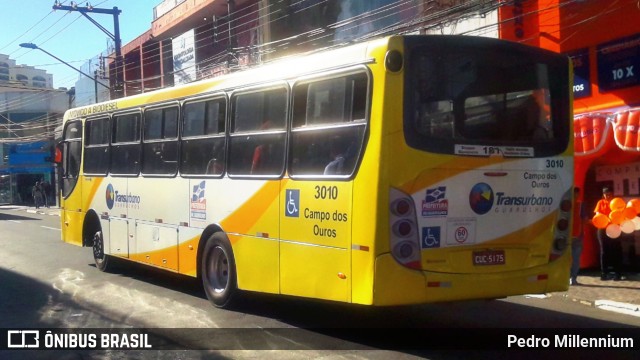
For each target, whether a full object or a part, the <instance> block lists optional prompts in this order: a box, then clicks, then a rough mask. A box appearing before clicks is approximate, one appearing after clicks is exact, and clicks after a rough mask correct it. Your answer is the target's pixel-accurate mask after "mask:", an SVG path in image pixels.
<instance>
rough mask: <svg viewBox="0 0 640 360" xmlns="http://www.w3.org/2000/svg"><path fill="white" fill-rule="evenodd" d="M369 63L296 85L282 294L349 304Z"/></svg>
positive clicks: (285, 189)
mask: <svg viewBox="0 0 640 360" xmlns="http://www.w3.org/2000/svg"><path fill="white" fill-rule="evenodd" d="M369 87H370V81H369V75H368V72H367V71H366V69H365V68H361V67H355V68H352V69H347V70H345V71H341V72H336V73H331V74H326V75H321V76H317V77H316V76H314V77H310V78H308V79H301V80H300V81H298V82H296V83H295V84H294V86H293V107H292V108H293V111H292V124H291V138H290V144H289V147H290V153H289V167H288V171H289V176H290V177H291V178H292V180H288V179H285V180H284V181H283V186H282V189H281V193H280V203H281V206H282V210H281V215H280V229H281V243H280V279H281V280H280V281H281V287H282V293H284V294H291V295H298V296H309V297H314V298H321V299H329V300H337V301H346V302H349V301H351V295H350V294H351V275H352V272H351V246H352V241H351V240H352V228H351V221H352V219H353V216H352V203H353V177H354V175H355V172H356V167H357V166H356V165H357V164H358V162H359V158H360V156H361V154H362V149H363V148H364V141H365V134H366V126H367V113H368V111H367V103H368V101H367V98H368V91H369Z"/></svg>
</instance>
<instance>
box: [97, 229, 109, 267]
mask: <svg viewBox="0 0 640 360" xmlns="http://www.w3.org/2000/svg"><path fill="white" fill-rule="evenodd" d="M93 260H94V261H95V263H96V267H97V268H98V270H100V271H109V268H110V263H111V261H110V260H111V259H110V258H109V255H106V254H105V253H104V238H103V237H102V231H96V233H95V234H94V235H93Z"/></svg>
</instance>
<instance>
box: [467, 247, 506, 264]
mask: <svg viewBox="0 0 640 360" xmlns="http://www.w3.org/2000/svg"><path fill="white" fill-rule="evenodd" d="M504 263H505V256H504V250H485V251H474V252H473V265H504Z"/></svg>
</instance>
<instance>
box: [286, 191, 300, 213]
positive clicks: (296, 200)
mask: <svg viewBox="0 0 640 360" xmlns="http://www.w3.org/2000/svg"><path fill="white" fill-rule="evenodd" d="M286 195H287V197H286V199H285V203H284V215H285V216H288V217H300V190H297V189H287V194H286Z"/></svg>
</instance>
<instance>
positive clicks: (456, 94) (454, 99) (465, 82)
mask: <svg viewBox="0 0 640 360" xmlns="http://www.w3.org/2000/svg"><path fill="white" fill-rule="evenodd" d="M462 42H464V40H463V41H462ZM450 44H451V43H449V45H445V44H436V45H429V46H416V47H415V48H411V46H409V47H408V48H409V50H408V54H409V55H408V57H409V59H408V71H407V72H406V74H405V76H406V77H405V79H406V91H407V95H408V96H407V98H406V100H405V105H406V109H405V137H406V139H407V143H408V144H409V145H410V146H412V147H415V148H418V149H421V150H426V151H431V152H436V153H453V152H454V147H455V145H456V144H476V145H509V146H525V147H532V148H533V149H534V154H535V156H549V155H553V154H557V153H559V152H561V151H564V149H565V148H566V146H567V144H568V141H567V138H568V123H567V119H568V117H569V112H568V107H569V106H570V103H569V99H568V97H567V94H568V90H567V89H564V88H562V86H560V85H559V84H561V83H562V82H561V81H559V80H558V77H560V78H562V77H564V78H566V77H567V76H568V67H566V66H563V64H564V63H563V62H558V61H557V60H556V59H557V58H555V57H554V58H551V57H549V58H546V57H545V56H544V55H540V54H538V55H534V54H533V53H532V52H527V51H525V50H523V47H522V46H511V44H508V45H506V44H504V43H503V44H498V43H493V44H491V43H489V44H488V45H487V46H474V47H471V46H467V47H465V46H464V45H465V44H463V43H461V44H459V46H455V47H454V46H450ZM514 45H515V44H514ZM554 78H555V79H554ZM556 84H558V85H556Z"/></svg>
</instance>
